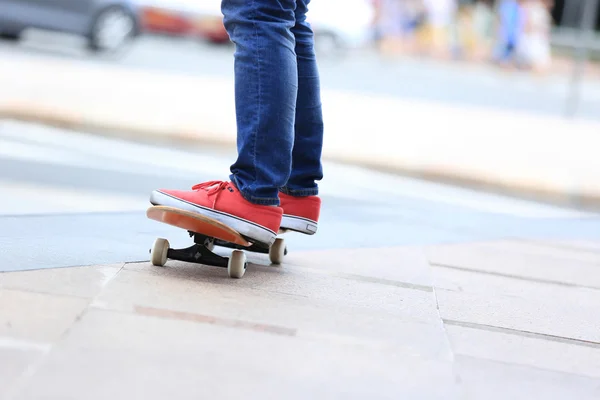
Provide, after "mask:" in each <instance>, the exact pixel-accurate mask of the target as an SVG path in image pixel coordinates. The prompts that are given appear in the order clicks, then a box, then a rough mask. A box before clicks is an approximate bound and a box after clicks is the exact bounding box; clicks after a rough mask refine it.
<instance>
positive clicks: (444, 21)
mask: <svg viewBox="0 0 600 400" xmlns="http://www.w3.org/2000/svg"><path fill="white" fill-rule="evenodd" d="M423 5H424V10H425V38H426V39H425V40H426V42H427V44H428V47H429V48H430V54H432V55H433V56H435V57H442V58H444V57H446V56H447V55H448V54H449V50H450V30H451V27H452V25H453V22H454V19H455V17H456V13H457V11H458V4H457V0H423Z"/></svg>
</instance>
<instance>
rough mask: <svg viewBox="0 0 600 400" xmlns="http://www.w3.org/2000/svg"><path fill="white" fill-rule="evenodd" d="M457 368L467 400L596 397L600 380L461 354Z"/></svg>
mask: <svg viewBox="0 0 600 400" xmlns="http://www.w3.org/2000/svg"><path fill="white" fill-rule="evenodd" d="M456 369H457V372H458V373H459V374H460V377H461V385H462V388H463V390H464V391H465V395H466V396H465V398H467V399H486V400H506V399H511V400H521V399H522V400H530V399H545V400H564V399H578V400H595V399H598V398H600V380H598V379H597V378H588V377H582V376H578V375H569V374H563V373H559V372H555V371H547V370H544V369H536V368H531V367H525V366H521V365H514V364H506V363H500V362H495V361H490V360H482V359H477V358H471V357H465V356H457V357H456Z"/></svg>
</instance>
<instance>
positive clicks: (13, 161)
mask: <svg viewBox="0 0 600 400" xmlns="http://www.w3.org/2000/svg"><path fill="white" fill-rule="evenodd" d="M233 157H234V155H233V154H230V153H224V152H223V151H222V150H219V151H218V152H217V151H214V150H212V149H210V148H197V149H193V148H188V149H176V148H170V147H158V146H151V145H146V144H138V143H129V142H124V141H119V140H114V139H108V138H101V137H97V136H93V135H86V134H84V133H74V132H67V131H62V130H58V129H50V128H46V127H42V126H36V125H28V124H21V123H14V122H10V121H5V122H2V123H1V124H0V187H1V188H2V191H1V192H2V196H0V209H1V210H2V211H1V212H0V215H2V216H1V217H0V221H1V225H2V227H3V234H2V235H1V236H0V245H1V246H0V247H1V248H2V249H3V253H2V256H3V258H4V261H7V260H8V261H9V262H3V263H1V264H0V271H1V270H3V269H4V270H6V269H8V270H19V269H29V268H38V267H57V266H70V265H87V264H102V263H112V262H122V261H136V260H145V259H147V258H148V248H149V246H151V244H152V242H153V241H154V239H155V238H156V237H163V236H164V237H169V238H172V239H173V243H175V244H177V245H179V244H180V245H185V244H187V243H188V240H189V239H188V238H187V235H186V234H185V232H181V231H179V230H177V229H171V228H170V227H166V226H163V225H161V224H157V223H155V222H153V221H149V220H147V219H146V218H145V215H144V210H145V208H146V207H147V206H148V202H147V199H148V195H149V193H150V191H151V190H153V189H155V188H159V187H176V188H188V187H191V186H192V185H193V184H195V183H198V182H201V181H204V180H211V179H226V178H227V174H228V171H229V169H228V167H229V165H230V163H231V162H232V160H233ZM321 190H322V194H323V197H324V203H325V205H324V210H323V222H322V228H321V230H320V233H319V236H318V237H316V238H312V237H304V236H301V235H296V236H294V235H290V236H289V239H288V240H289V242H290V243H291V245H290V249H292V251H293V250H309V249H311V250H314V249H325V248H326V249H333V248H361V247H379V246H392V245H430V244H439V243H452V242H464V241H479V240H485V239H495V238H501V237H502V238H505V237H519V238H525V239H542V238H546V239H547V238H569V239H578V238H579V239H585V238H591V237H594V235H597V226H598V216H595V215H593V214H587V213H584V212H579V211H576V210H566V209H561V208H557V207H552V206H547V205H542V204H538V203H533V202H527V201H522V200H515V199H510V198H506V197H501V196H495V195H490V194H484V193H478V192H475V191H471V190H466V189H459V188H454V187H450V186H444V185H439V184H433V183H426V182H422V181H418V180H413V179H405V178H402V177H397V176H393V175H386V174H382V173H375V172H372V171H368V170H365V169H361V168H355V167H348V166H340V165H335V164H327V165H326V179H325V180H324V181H323V182H322V189H321ZM165 235H166V236H165ZM24 255H26V256H24Z"/></svg>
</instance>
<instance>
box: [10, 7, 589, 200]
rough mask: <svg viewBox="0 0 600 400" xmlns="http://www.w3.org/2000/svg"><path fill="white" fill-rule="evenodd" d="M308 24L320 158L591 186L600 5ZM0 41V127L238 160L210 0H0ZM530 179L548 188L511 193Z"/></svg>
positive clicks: (370, 11) (226, 62)
mask: <svg viewBox="0 0 600 400" xmlns="http://www.w3.org/2000/svg"><path fill="white" fill-rule="evenodd" d="M309 20H310V22H311V24H312V26H313V29H314V32H315V37H316V48H317V53H318V61H319V65H320V70H321V75H322V87H323V90H324V92H325V95H324V98H325V100H324V105H325V107H326V110H325V113H326V124H327V127H328V130H327V132H328V134H327V143H326V152H325V153H326V156H328V157H329V156H331V158H332V159H336V160H339V159H343V160H344V161H347V160H350V161H356V160H359V163H362V164H374V163H375V162H374V161H373V160H375V161H379V164H385V165H383V167H390V169H394V170H396V171H400V172H405V171H409V172H411V171H413V169H414V168H416V170H417V172H422V171H425V175H427V174H430V175H433V176H434V177H435V176H438V175H439V176H441V175H444V174H446V175H452V173H453V172H451V170H452V168H454V169H453V171H454V172H455V173H457V174H458V175H460V174H463V175H465V174H464V172H465V171H467V172H469V173H471V176H468V177H467V178H466V180H467V181H468V180H470V179H471V178H473V177H474V176H475V178H473V179H475V180H476V181H477V180H481V179H480V178H481V177H482V176H483V177H490V176H491V175H492V174H494V173H497V172H498V173H501V172H503V171H507V168H509V167H511V166H512V167H513V169H514V173H513V172H511V173H510V174H512V175H510V174H508V173H506V174H505V175H506V176H503V177H501V178H502V179H500V178H498V177H496V178H498V179H499V180H497V182H496V186H497V187H504V188H506V187H509V186H511V185H513V184H514V185H513V186H515V187H516V186H523V185H525V186H536V185H537V187H542V188H543V190H545V187H546V186H548V185H550V186H552V188H551V190H550V191H554V192H556V190H563V189H564V190H572V191H573V190H574V192H572V193H571V194H573V193H575V192H577V191H578V190H579V192H577V193H576V194H577V195H579V194H581V195H582V196H587V195H588V194H589V193H587V192H585V191H586V190H588V189H589V188H591V187H592V186H594V188H595V187H596V186H595V185H592V184H591V183H590V182H592V181H594V180H595V179H596V178H594V176H595V175H593V174H592V172H593V173H594V174H595V173H597V172H598V163H597V162H595V161H594V160H595V159H596V157H595V156H594V154H593V153H592V152H591V150H590V149H591V148H593V147H594V146H595V145H596V144H597V140H598V139H597V138H598V137H600V136H597V135H595V134H593V132H594V131H598V130H600V128H598V126H599V125H597V124H598V122H600V7H599V0H556V1H551V0H496V1H493V0H485V1H483V0H479V1H474V0H313V1H312V2H311V4H310V11H309ZM0 36H1V37H2V40H0V59H2V60H3V62H2V63H0V84H1V85H2V91H1V93H0V106H2V107H0V114H2V115H4V117H5V118H9V119H27V120H33V121H36V122H37V121H39V122H46V123H48V122H49V123H52V124H54V125H57V124H58V125H61V126H65V125H67V126H69V127H71V128H73V129H75V130H80V131H81V130H86V131H87V130H88V129H87V127H93V128H98V129H101V128H104V129H103V130H104V131H105V132H106V131H109V132H111V133H112V134H113V136H114V135H117V136H118V134H119V131H121V130H122V131H123V132H124V131H130V133H131V131H133V132H134V133H135V134H136V138H140V137H141V136H143V135H142V134H141V132H142V131H144V133H145V134H146V136H147V137H149V138H150V139H149V140H150V141H152V142H153V143H157V142H158V138H159V136H160V137H163V138H164V136H168V135H167V134H170V133H177V135H179V137H184V138H189V137H191V136H194V135H195V137H198V138H199V139H203V138H202V137H201V136H203V135H204V136H207V137H208V142H215V141H217V142H219V141H220V142H223V141H225V142H227V144H228V146H229V150H231V151H234V150H235V147H234V145H233V142H232V141H233V140H234V137H235V132H234V131H235V118H234V110H233V92H232V86H231V85H232V82H233V52H234V47H233V45H232V44H231V43H230V41H229V40H228V36H227V33H226V32H225V30H224V27H223V21H222V14H221V11H220V1H219V0H0ZM336 96H337V97H336ZM365 105H366V106H365ZM348 110H353V111H352V112H348ZM490 112H492V113H496V114H493V115H492V114H489V113H490ZM486 113H487V114H486ZM348 115H352V118H353V119H352V121H350V120H349V119H348V118H347V116H348ZM432 115H433V116H436V118H431V116H432ZM524 116H525V117H524ZM523 118H534V119H523ZM557 121H558V122H557ZM374 123H379V125H377V127H375V125H373V124H374ZM144 124H145V125H144ZM564 124H571V125H564ZM574 124H578V125H577V126H578V127H579V128H581V129H583V128H582V127H583V126H584V125H585V124H588V125H585V129H587V130H581V129H580V130H578V131H577V132H578V133H576V131H575V130H573V129H574V128H573V129H571V127H575V125H574ZM582 124H584V125H582ZM589 124H592V125H589ZM102 125H105V126H104V127H103V126H102ZM142 125H144V126H142ZM121 127H122V128H123V129H121ZM368 130H371V131H372V133H373V134H377V135H379V136H378V138H377V139H375V137H374V136H372V135H371V136H370V137H365V135H364V134H363V133H364V132H366V131H368ZM158 131H160V132H158ZM590 132H591V133H590ZM157 133H160V134H157ZM11 135H12V136H21V137H22V136H23V135H24V134H15V133H11ZM427 135H429V136H427ZM436 135H437V136H436ZM459 135H462V136H459ZM425 136H427V138H425ZM451 137H456V138H457V139H456V140H455V142H457V143H453V142H452V141H451V139H450V138H451ZM492 137H494V139H493V140H492ZM225 138H226V139H227V140H225ZM204 139H206V137H204ZM349 139H350V140H349ZM5 140H8V139H5ZM11 140H13V141H14V139H11ZM418 140H421V142H415V143H413V144H412V145H411V144H410V143H409V142H411V141H413V142H414V141H418ZM204 142H207V141H206V140H205V141H204ZM11 143H12V142H11ZM461 143H466V145H467V147H465V148H466V149H467V150H465V148H462V147H460V146H462V145H461ZM573 143H576V144H573ZM13 145H14V143H12V144H11V146H13ZM61 145H62V144H61ZM500 145H502V146H505V147H504V148H503V149H504V150H502V151H499V150H498V149H499V148H498V146H500ZM411 146H412V147H411ZM436 146H437V147H440V148H444V149H447V151H443V150H439V149H438V150H436ZM452 146H456V147H452ZM468 146H471V148H470V149H468ZM567 146H572V147H567ZM376 147H377V148H376ZM463 147H464V146H463ZM4 148H5V149H9V144H8V142H7V141H5V142H4ZM402 149H404V153H402V152H401V151H402ZM588 150H589V153H587V152H586V151H588ZM29 151H30V150H29ZM519 151H520V154H519V155H517V153H518V152H519ZM553 151H555V152H560V153H556V154H560V156H556V155H552V154H551V153H552V152H553ZM584 152H586V153H585V154H583V153H584ZM6 153H7V154H8V153H10V155H11V157H16V156H15V154H21V156H20V157H24V156H23V155H22V154H23V153H21V152H10V151H9V150H6ZM349 154H350V155H351V157H350V156H349ZM417 156H420V157H421V159H417V158H416V157H417ZM491 156H495V157H496V156H497V158H496V159H494V160H495V161H493V162H492V161H490V160H491V158H490V157H491ZM231 157H233V156H232V155H231V153H229V155H228V156H227V158H225V159H226V160H229V161H230V160H231ZM452 157H453V158H452ZM544 157H545V158H544ZM140 158H143V157H142V156H140ZM542 158H544V160H545V161H544V162H545V163H546V164H544V162H542V161H540V160H542ZM567 158H568V160H567ZM365 160H367V161H365ZM465 160H467V161H468V162H467V163H466V164H461V165H459V163H460V162H463V161H465ZM538 161H540V162H538ZM567 161H568V162H567ZM484 162H487V163H488V164H489V165H485V166H483V163H484ZM536 162H538V163H537V164H536ZM561 162H562V164H561ZM570 162H578V163H579V164H577V165H575V164H573V163H571V164H569V163H570ZM392 164H393V165H392ZM419 166H421V167H422V168H421V169H420V170H419ZM423 166H424V167H423ZM379 167H381V165H379ZM451 167H452V168H451ZM536 168H537V170H536ZM552 168H555V169H556V170H554V169H552ZM434 169H435V170H436V171H437V172H436V171H433V170H434ZM551 169H552V170H551ZM12 170H13V171H14V170H15V169H12ZM533 170H536V171H542V172H543V173H545V174H546V176H545V178H544V179H547V181H542V180H543V179H541V178H540V175H539V174H538V175H537V176H535V177H533V178H531V181H528V182H516V179H518V178H519V177H520V176H521V175H523V174H524V173H525V172H531V171H533ZM431 171H433V172H431ZM439 171H441V172H439ZM448 171H450V172H448ZM536 171H534V172H536ZM590 171H592V172H590ZM542 172H540V174H541V173H542ZM38 173H39V170H38ZM6 174H8V173H6ZM6 174H5V175H6ZM532 174H533V172H532ZM466 175H469V174H468V173H467V174H466ZM508 175H510V176H508ZM532 176H533V175H532ZM9 178H11V179H12V178H14V177H12V176H10V177H9ZM462 178H464V176H463V177H462ZM462 178H460V179H458V181H461V179H462ZM52 179H54V178H52ZM486 179H487V178H486ZM489 179H492V180H493V178H489ZM523 179H524V180H526V179H530V178H527V177H526V178H523ZM511 180H512V181H511ZM533 180H536V181H535V182H534V183H532V182H533ZM550 180H552V181H551V182H550ZM548 182H550V183H551V184H549V183H548ZM561 185H562V186H561ZM492 186H493V185H492ZM558 186H561V188H559V189H557V187H558ZM565 188H566V189H565ZM574 188H575V189H574ZM543 190H542V191H543ZM594 190H595V189H594ZM534 191H535V190H534ZM594 196H595V195H594Z"/></svg>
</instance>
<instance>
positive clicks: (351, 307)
mask: <svg viewBox="0 0 600 400" xmlns="http://www.w3.org/2000/svg"><path fill="white" fill-rule="evenodd" d="M250 257H251V258H250V261H251V262H252V263H253V264H252V265H251V266H250V267H249V270H248V272H247V273H246V275H245V276H244V278H243V279H241V280H232V279H229V278H228V277H227V274H226V272H225V271H223V270H221V269H218V268H209V267H201V266H195V265H189V264H184V263H177V262H169V263H168V264H167V267H165V268H160V267H153V266H151V265H150V264H149V263H146V262H143V263H134V264H117V265H105V266H96V267H81V268H59V269H45V270H38V271H28V272H13V273H4V274H0V304H1V305H2V306H1V307H0V372H1V373H0V398H2V399H4V398H7V399H40V398H55V399H82V400H84V399H85V400H87V399H107V398H115V399H130V398H144V399H164V398H167V397H168V398H177V399H188V398H189V399H198V398H210V399H225V398H236V397H240V396H243V397H244V398H251V399H255V398H256V399H258V398H285V399H307V398H313V399H325V398H327V399H332V398H340V399H341V398H344V399H347V398H356V399H358V398H361V399H384V398H385V399H398V398H408V399H463V398H470V399H486V400H490V399H502V400H504V399H507V398H510V399H531V398H548V399H550V398H551V399H565V400H566V399H573V398H576V399H581V400H583V399H590V400H591V399H597V398H598V396H599V395H600V385H599V383H598V382H600V361H599V360H600V319H599V318H597V316H596V315H597V310H598V308H599V307H600V273H599V272H598V266H599V264H600V242H581V241H579V242H567V241H564V242H523V241H502V242H492V243H476V244H475V243H465V244H458V245H446V246H434V247H426V248H423V247H395V248H381V249H356V250H331V251H314V252H296V253H293V254H292V253H291V254H290V255H289V258H288V259H287V262H286V264H284V265H283V266H280V267H275V266H269V265H268V262H267V261H266V258H265V257H263V256H257V255H251V256H250ZM3 396H5V397H3Z"/></svg>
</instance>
